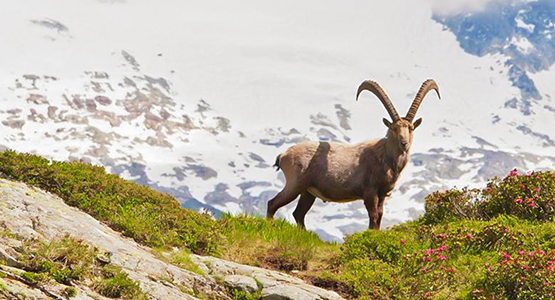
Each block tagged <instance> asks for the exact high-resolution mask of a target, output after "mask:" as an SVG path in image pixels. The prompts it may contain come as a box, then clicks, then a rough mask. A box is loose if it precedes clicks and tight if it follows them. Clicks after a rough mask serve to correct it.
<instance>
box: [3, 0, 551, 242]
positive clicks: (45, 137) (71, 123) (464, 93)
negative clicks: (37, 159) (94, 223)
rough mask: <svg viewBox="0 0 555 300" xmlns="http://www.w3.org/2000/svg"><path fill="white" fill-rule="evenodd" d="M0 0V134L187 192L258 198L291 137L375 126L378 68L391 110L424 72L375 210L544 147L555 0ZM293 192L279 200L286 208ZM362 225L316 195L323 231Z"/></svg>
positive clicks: (335, 136) (392, 215)
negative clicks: (393, 169) (400, 166)
mask: <svg viewBox="0 0 555 300" xmlns="http://www.w3.org/2000/svg"><path fill="white" fill-rule="evenodd" d="M437 3H438V2H433V1H432V2H422V1H407V0H391V1H382V2H380V3H379V4H378V3H376V2H375V1H347V2H345V1H343V2H337V1H331V0H318V1H316V0H308V1H302V2H300V1H289V0H287V1H280V2H275V1H274V2H270V1H259V0H257V1H255V0H243V1H232V2H229V1H223V0H221V1H220V0H218V1H203V2H199V1H183V0H167V1H163V2H159V1H158V2H157V1H153V0H136V1H123V0H122V1H117V0H114V1H109V0H102V1H93V0H84V1H71V0H49V1H44V0H42V1H41V0H26V1H18V2H17V3H16V2H11V1H10V2H8V1H5V2H2V3H0V14H1V18H0V24H1V25H2V28H3V30H2V31H1V32H0V42H1V44H2V47H1V48H0V66H2V68H1V69H0V124H1V125H0V144H1V145H2V147H3V148H12V149H15V150H18V151H26V152H33V153H38V154H41V155H44V156H47V157H51V158H54V159H60V160H72V159H84V160H86V161H90V162H92V163H95V164H102V165H104V166H106V168H107V170H109V171H111V172H114V173H117V174H119V175H121V176H123V177H125V178H129V179H132V180H135V181H136V182H138V183H141V184H146V185H150V186H152V187H154V188H156V189H158V190H161V191H164V192H168V193H170V194H172V195H174V196H176V198H177V199H178V200H179V201H181V202H182V203H183V206H184V207H190V208H194V209H199V208H201V207H205V208H207V209H210V210H212V211H213V212H215V213H216V214H217V213H219V212H221V211H229V212H233V213H238V212H249V213H259V214H264V213H265V209H266V202H267V201H268V200H269V199H271V198H272V196H274V195H275V194H276V193H277V192H278V191H279V190H280V189H281V188H282V187H283V175H282V174H281V172H276V171H275V169H273V168H272V167H271V165H272V164H273V162H274V159H275V157H276V156H277V154H279V153H280V152H282V151H284V150H286V149H287V148H288V147H290V146H291V145H293V144H295V143H297V142H299V141H303V140H306V139H310V140H327V141H329V140H332V141H340V142H345V143H354V142H359V141H362V140H365V139H370V138H377V137H382V136H384V134H385V127H384V126H383V125H382V123H381V118H382V117H384V116H387V114H386V112H385V109H384V108H383V107H382V106H381V104H380V103H379V101H377V99H376V98H375V97H374V96H372V95H371V94H370V93H368V94H364V95H362V96H361V99H360V101H358V102H355V99H354V98H355V91H356V88H357V87H358V84H359V83H360V82H361V81H362V80H365V79H373V80H376V81H378V82H379V83H380V84H381V85H382V87H383V88H384V89H385V90H386V92H387V93H388V94H389V96H390V98H392V100H393V102H394V104H395V105H396V106H397V109H398V110H399V111H400V112H401V113H404V112H405V111H406V109H408V107H409V105H410V103H411V101H412V98H413V97H414V95H415V92H416V91H417V89H418V88H419V86H420V84H421V83H422V82H423V81H424V80H425V79H427V78H434V79H435V80H436V81H437V82H438V84H439V86H440V89H441V93H442V97H443V99H442V100H438V99H437V98H436V96H435V95H432V94H430V95H429V96H428V98H427V99H426V100H425V101H424V103H423V105H422V106H421V108H420V110H419V112H418V115H419V116H420V117H423V119H424V122H423V125H422V126H421V127H419V129H418V130H417V131H416V133H415V141H414V144H413V148H412V156H411V161H410V163H409V165H408V167H407V169H405V171H404V172H403V174H402V175H401V179H400V181H399V182H398V185H397V189H396V191H395V192H394V193H393V195H392V196H391V198H389V199H388V200H387V204H386V212H385V215H384V218H385V220H384V223H385V225H391V224H395V223H398V222H401V221H404V220H407V219H410V218H414V217H416V216H417V215H419V214H420V213H422V211H423V200H424V196H425V195H426V194H427V193H429V192H431V191H433V190H437V189H445V188H449V187H453V186H459V187H460V186H466V185H480V184H482V183H483V182H484V181H485V180H486V179H487V178H489V177H491V176H500V175H504V174H506V173H507V172H508V171H510V170H511V169H512V168H515V167H516V168H519V169H522V170H531V169H536V170H537V169H542V168H553V167H554V165H555V154H553V150H554V149H555V142H554V140H555V134H554V133H553V128H555V103H553V102H554V101H555V99H552V95H555V85H553V84H552V82H553V81H554V80H555V71H554V70H553V62H554V61H555V42H554V41H553V38H554V37H555V25H554V23H555V2H554V1H552V0H538V1H508V0H507V1H488V2H485V4H484V5H483V7H481V9H479V10H472V11H471V10H464V11H462V10H457V11H452V10H450V11H445V10H440V9H438V5H437ZM294 205H295V203H292V204H291V205H289V206H287V207H284V208H282V209H281V210H280V211H278V214H280V215H282V216H283V217H286V218H288V219H290V220H292V216H291V212H292V210H293V209H294ZM367 226H368V218H367V214H366V210H365V209H364V206H363V205H362V202H361V201H358V202H353V203H349V204H329V203H323V202H321V201H317V202H316V205H315V207H314V208H312V210H311V211H310V212H309V213H308V215H307V227H308V228H309V229H311V230H315V231H316V232H318V233H319V234H320V235H321V236H322V237H324V238H326V239H341V237H342V236H343V235H344V234H348V233H351V232H353V231H359V230H364V229H365V228H366V227H367Z"/></svg>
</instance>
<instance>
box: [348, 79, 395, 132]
mask: <svg viewBox="0 0 555 300" xmlns="http://www.w3.org/2000/svg"><path fill="white" fill-rule="evenodd" d="M362 91H370V92H372V93H374V95H376V96H377V97H378V99H380V101H381V102H382V104H383V106H385V109H386V110H387V112H388V113H389V116H390V117H391V119H392V120H393V122H397V121H398V120H399V119H400V118H399V114H398V113H397V110H396V109H395V106H393V103H391V100H389V97H387V95H386V94H385V92H384V91H383V90H382V88H381V87H380V85H379V84H378V83H377V82H374V81H371V80H365V81H363V82H362V83H361V84H360V86H359V87H358V91H357V101H358V96H359V95H360V93H362Z"/></svg>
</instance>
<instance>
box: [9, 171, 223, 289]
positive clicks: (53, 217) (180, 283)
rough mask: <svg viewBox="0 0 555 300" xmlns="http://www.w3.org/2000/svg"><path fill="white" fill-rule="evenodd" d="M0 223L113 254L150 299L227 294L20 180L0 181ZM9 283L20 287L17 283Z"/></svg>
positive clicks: (21, 233)
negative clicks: (72, 239)
mask: <svg viewBox="0 0 555 300" xmlns="http://www.w3.org/2000/svg"><path fill="white" fill-rule="evenodd" d="M0 226H2V227H3V229H4V230H8V231H9V232H11V233H13V234H16V235H18V236H24V237H36V238H44V239H46V240H49V239H52V238H54V237H58V236H64V235H66V234H69V235H71V236H73V237H75V238H78V239H82V240H83V241H84V242H86V243H89V244H91V245H94V246H96V247H98V248H99V249H100V250H102V251H105V252H109V253H112V256H111V262H112V263H113V264H115V265H119V266H120V267H122V269H123V271H125V272H126V273H127V274H128V276H129V278H131V279H133V280H136V281H138V282H139V284H140V287H141V289H142V290H143V291H145V292H146V293H147V294H148V295H149V297H150V298H151V299H197V298H196V297H194V296H192V295H189V294H187V293H184V292H183V291H191V293H192V294H204V295H207V296H208V297H211V298H214V299H229V297H228V296H227V294H226V292H225V289H224V288H223V287H221V286H220V285H218V284H217V283H216V282H215V280H214V279H212V278H211V277H205V276H201V275H198V274H195V273H193V272H190V271H187V270H184V269H181V268H178V267H176V266H174V265H171V264H168V263H165V262H163V261H161V260H159V259H157V258H156V257H155V256H154V255H153V254H152V253H151V251H150V249H149V248H147V247H144V246H141V245H139V244H137V243H135V242H134V241H133V240H131V239H129V238H126V237H124V236H122V235H121V234H120V233H118V232H116V231H113V230H112V229H110V228H108V227H107V226H105V225H103V224H101V223H100V222H99V221H97V220H95V219H94V218H92V217H91V216H89V215H88V214H86V213H84V212H82V211H80V210H78V209H77V208H74V207H70V206H68V205H66V204H65V203H64V202H63V200H61V199H60V198H58V197H56V196H53V195H51V194H49V193H46V192H44V191H41V190H38V189H35V188H31V187H28V186H27V185H25V184H22V183H15V182H11V181H7V180H3V179H2V180H0ZM0 243H1V242H0ZM0 247H1V248H3V252H5V254H9V251H10V250H9V248H10V246H9V245H2V244H0ZM168 278H169V279H171V283H169V282H168ZM12 285H14V288H16V287H18V288H20V287H19V286H20V284H17V283H12ZM36 292H37V291H36V290H34V291H33V292H32V293H27V292H25V294H26V295H32V294H33V293H36ZM78 292H79V290H78ZM44 298H46V297H45V296H44V295H42V298H41V297H38V298H36V299H44ZM83 299H87V298H83ZM100 299H101V298H100Z"/></svg>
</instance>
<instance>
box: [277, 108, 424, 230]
mask: <svg viewBox="0 0 555 300" xmlns="http://www.w3.org/2000/svg"><path fill="white" fill-rule="evenodd" d="M413 130H414V125H413V124H411V123H410V122H408V121H406V120H404V119H401V120H399V121H398V122H396V123H394V124H392V125H390V126H389V129H388V132H387V137H386V138H383V139H380V140H370V141H365V142H362V143H359V144H355V145H345V144H341V143H328V142H303V143H300V144H297V145H295V146H293V147H291V148H289V149H288V150H287V151H285V152H284V153H282V154H280V156H279V157H278V166H279V167H280V168H281V169H282V171H283V173H284V174H285V179H286V185H285V188H284V189H283V191H281V192H280V193H279V194H278V195H277V196H276V197H275V198H274V199H272V200H270V201H269V202H268V217H269V218H272V217H273V215H274V214H275V212H276V211H277V209H278V208H280V207H282V206H284V205H286V204H288V203H290V202H291V201H293V200H294V199H295V198H297V196H298V195H299V194H303V193H309V194H310V195H312V196H313V197H318V198H321V199H322V200H324V201H330V202H350V201H355V200H359V199H364V202H365V205H366V207H367V208H368V209H369V217H370V227H371V228H374V229H379V226H380V223H381V216H382V214H383V202H384V200H385V197H386V196H387V195H388V194H389V193H390V192H391V190H393V187H394V186H395V182H396V181H397V179H398V178H399V174H400V173H401V171H402V170H403V168H404V167H405V165H406V164H407V162H408V157H409V149H410V145H411V143H412V131H413ZM401 142H405V143H407V144H406V146H402V145H401ZM304 198H309V200H310V201H309V200H305V201H303V197H301V200H299V204H298V205H297V209H296V210H295V213H293V215H294V216H295V219H296V221H297V223H298V224H299V225H300V226H302V227H304V216H305V214H306V212H308V209H310V206H312V204H313V203H314V200H313V199H310V198H312V197H310V196H309V195H305V196H304ZM307 206H308V207H307Z"/></svg>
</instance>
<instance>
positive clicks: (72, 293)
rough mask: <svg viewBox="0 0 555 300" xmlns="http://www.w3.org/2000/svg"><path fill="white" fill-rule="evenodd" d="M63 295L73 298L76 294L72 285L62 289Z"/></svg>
mask: <svg viewBox="0 0 555 300" xmlns="http://www.w3.org/2000/svg"><path fill="white" fill-rule="evenodd" d="M64 296H66V297H68V298H73V297H75V296H77V290H76V289H75V288H74V287H71V286H68V287H66V288H65V289H64Z"/></svg>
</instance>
